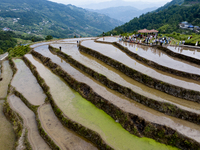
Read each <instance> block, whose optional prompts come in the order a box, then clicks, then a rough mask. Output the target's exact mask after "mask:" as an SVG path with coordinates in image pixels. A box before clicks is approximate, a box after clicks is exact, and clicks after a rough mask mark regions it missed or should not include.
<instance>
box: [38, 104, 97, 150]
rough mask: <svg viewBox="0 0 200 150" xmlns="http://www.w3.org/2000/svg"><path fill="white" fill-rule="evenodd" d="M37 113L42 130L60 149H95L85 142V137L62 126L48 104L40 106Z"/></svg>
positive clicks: (95, 149)
mask: <svg viewBox="0 0 200 150" xmlns="http://www.w3.org/2000/svg"><path fill="white" fill-rule="evenodd" d="M38 113H39V118H40V120H41V124H42V126H43V128H44V130H45V131H46V132H47V133H48V134H49V135H50V136H51V138H52V139H53V140H54V141H56V143H57V145H58V146H59V147H60V148H61V149H63V150H64V149H69V150H97V148H96V147H95V146H94V145H92V144H91V143H90V142H88V141H87V142H86V141H85V139H82V138H81V137H80V136H78V135H77V134H76V133H74V132H72V131H71V130H69V129H67V128H66V127H64V126H63V125H62V124H61V122H60V121H59V120H58V118H57V117H56V116H55V114H54V112H53V109H52V107H51V105H50V104H47V105H43V106H41V107H40V108H39V110H38Z"/></svg>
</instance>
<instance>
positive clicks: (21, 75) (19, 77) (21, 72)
mask: <svg viewBox="0 0 200 150" xmlns="http://www.w3.org/2000/svg"><path fill="white" fill-rule="evenodd" d="M13 61H14V63H15V66H16V68H17V72H16V74H15V76H14V78H13V80H12V82H11V85H12V86H13V87H15V88H16V90H17V91H18V92H20V93H22V95H23V96H24V97H25V98H26V99H27V100H28V101H29V102H30V103H31V104H32V105H41V104H43V103H44V101H45V98H46V96H45V94H44V92H43V90H42V88H41V87H40V85H39V84H38V82H37V80H36V78H35V76H34V75H33V74H32V72H31V71H30V69H29V68H28V67H27V66H26V64H25V63H24V61H23V60H21V59H14V60H13Z"/></svg>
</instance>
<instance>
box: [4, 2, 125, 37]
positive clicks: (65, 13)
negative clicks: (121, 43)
mask: <svg viewBox="0 0 200 150" xmlns="http://www.w3.org/2000/svg"><path fill="white" fill-rule="evenodd" d="M0 10H1V11H0V28H4V27H7V28H10V29H11V30H14V31H19V32H20V33H28V34H30V33H33V34H37V35H48V34H50V35H52V36H54V37H56V38H66V37H73V36H75V35H76V36H77V35H78V36H79V35H81V36H95V35H98V34H100V33H102V32H103V31H104V32H105V31H109V30H111V29H113V28H114V27H116V26H119V25H121V24H122V23H121V22H120V21H118V20H115V19H111V18H110V17H108V16H105V15H102V14H98V13H94V12H90V11H87V10H85V9H82V8H78V7H76V6H73V5H63V4H58V3H54V2H50V1H47V0H34V1H32V0H17V1H16V0H1V5H0Z"/></svg>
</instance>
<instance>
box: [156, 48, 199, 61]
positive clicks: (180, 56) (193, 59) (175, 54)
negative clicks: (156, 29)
mask: <svg viewBox="0 0 200 150" xmlns="http://www.w3.org/2000/svg"><path fill="white" fill-rule="evenodd" d="M157 49H159V50H161V51H163V52H165V53H167V54H168V55H170V56H172V57H176V58H180V59H183V60H186V61H188V62H191V63H194V64H197V65H200V60H199V59H196V58H193V57H190V56H186V55H183V54H179V53H175V52H173V51H171V50H170V49H168V48H166V47H162V46H157Z"/></svg>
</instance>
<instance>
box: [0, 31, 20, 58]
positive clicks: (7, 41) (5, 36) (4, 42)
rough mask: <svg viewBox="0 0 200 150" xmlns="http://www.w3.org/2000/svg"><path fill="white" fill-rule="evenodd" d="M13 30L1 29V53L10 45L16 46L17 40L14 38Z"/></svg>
mask: <svg viewBox="0 0 200 150" xmlns="http://www.w3.org/2000/svg"><path fill="white" fill-rule="evenodd" d="M13 35H14V33H13V32H3V31H0V54H2V53H4V52H6V51H7V49H8V48H10V47H15V46H16V44H17V40H16V39H14V38H13Z"/></svg>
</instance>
